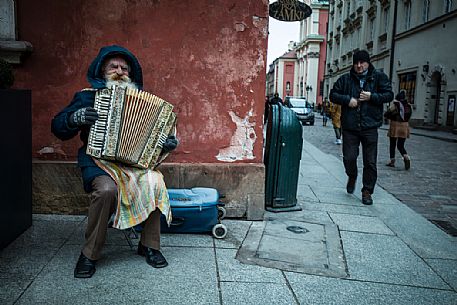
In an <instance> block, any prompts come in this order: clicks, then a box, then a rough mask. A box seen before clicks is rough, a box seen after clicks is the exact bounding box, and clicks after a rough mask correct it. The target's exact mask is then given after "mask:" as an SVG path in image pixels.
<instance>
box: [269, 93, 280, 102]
mask: <svg viewBox="0 0 457 305" xmlns="http://www.w3.org/2000/svg"><path fill="white" fill-rule="evenodd" d="M270 104H272V105H275V104H276V105H282V104H283V102H282V99H281V98H280V97H279V93H278V92H276V93H275V94H274V95H273V98H272V99H271V100H270Z"/></svg>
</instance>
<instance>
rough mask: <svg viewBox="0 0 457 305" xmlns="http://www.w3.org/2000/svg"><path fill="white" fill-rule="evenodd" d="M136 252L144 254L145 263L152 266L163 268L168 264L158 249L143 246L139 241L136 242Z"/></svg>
mask: <svg viewBox="0 0 457 305" xmlns="http://www.w3.org/2000/svg"><path fill="white" fill-rule="evenodd" d="M137 253H138V254H139V255H141V256H146V263H148V264H149V265H151V266H152V267H154V268H164V267H166V266H168V263H167V260H166V259H165V257H164V256H163V255H162V253H161V252H160V251H159V250H156V249H152V248H148V247H145V246H143V245H142V244H141V242H140V243H139V244H138V252H137Z"/></svg>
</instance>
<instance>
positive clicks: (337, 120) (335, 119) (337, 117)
mask: <svg viewBox="0 0 457 305" xmlns="http://www.w3.org/2000/svg"><path fill="white" fill-rule="evenodd" d="M330 104H331V107H332V108H331V111H330V114H331V116H332V125H333V130H334V131H335V136H336V140H335V144H336V145H341V144H342V143H343V142H342V141H341V105H338V104H333V103H330Z"/></svg>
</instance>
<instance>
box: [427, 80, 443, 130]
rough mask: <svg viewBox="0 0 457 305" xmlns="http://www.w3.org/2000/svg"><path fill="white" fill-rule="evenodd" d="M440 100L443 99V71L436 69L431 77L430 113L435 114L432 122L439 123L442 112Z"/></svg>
mask: <svg viewBox="0 0 457 305" xmlns="http://www.w3.org/2000/svg"><path fill="white" fill-rule="evenodd" d="M440 100H441V73H440V72H438V71H436V72H433V74H432V76H431V79H430V102H429V107H430V109H429V113H430V114H431V115H433V121H432V123H433V124H434V125H438V124H439V114H440Z"/></svg>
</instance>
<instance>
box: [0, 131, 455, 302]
mask: <svg viewBox="0 0 457 305" xmlns="http://www.w3.org/2000/svg"><path fill="white" fill-rule="evenodd" d="M316 130H317V128H316ZM345 180H346V177H345V174H344V172H343V166H342V164H341V160H340V159H339V158H337V157H335V156H333V155H331V154H326V153H324V152H322V151H321V150H319V149H318V148H316V147H315V146H314V145H312V144H311V143H310V142H308V141H307V140H306V139H305V141H304V145H303V153H302V158H301V161H300V176H299V181H298V195H297V197H298V206H300V207H301V208H302V211H295V212H287V213H277V214H273V213H270V212H268V213H266V215H265V219H264V221H258V222H252V221H243V220H238V219H224V220H223V223H224V224H225V225H226V226H227V228H228V233H227V237H226V238H225V239H223V240H215V239H213V238H212V236H210V235H209V234H163V235H162V242H161V245H162V251H163V253H164V255H165V257H166V258H167V260H168V262H169V266H168V267H166V268H163V269H154V268H151V267H150V266H148V265H147V264H146V262H145V261H144V258H143V257H140V256H138V255H136V253H135V249H131V248H130V247H129V246H128V244H127V242H126V240H125V237H124V235H123V234H122V232H120V231H119V230H115V229H109V230H108V239H107V243H106V246H105V248H104V251H103V258H102V259H101V260H99V261H98V262H97V272H96V273H95V275H94V276H93V277H92V278H91V279H75V278H74V277H73V268H74V266H75V262H76V260H77V258H78V255H79V251H80V249H81V244H82V241H83V238H84V237H83V235H84V227H85V225H86V222H87V219H86V217H84V216H64V215H34V216H33V225H32V227H31V228H30V229H29V230H27V231H26V232H25V233H24V234H22V235H21V236H20V237H19V238H18V239H16V240H15V241H14V242H13V243H12V244H10V245H9V246H8V247H7V248H5V249H2V250H0V304H2V305H3V304H25V305H29V304H56V305H60V304H71V305H78V304H220V305H226V304H247V305H250V304H252V305H254V304H266V305H269V304H275V305H276V304H285V305H289V304H324V305H326V304H336V305H339V304H356V305H358V304H363V305H383V304H386V305H387V304H389V305H391V304H395V305H396V304H399V305H429V304H433V305H455V304H457V241H456V238H455V237H452V236H450V235H448V234H446V233H445V232H444V231H442V230H441V229H439V228H437V227H436V226H435V225H433V224H432V223H430V222H429V221H428V220H426V219H425V218H424V217H422V216H421V215H419V214H418V213H416V212H415V211H413V210H412V209H410V208H409V207H408V206H406V205H404V204H402V203H401V202H400V201H399V200H397V199H396V198H395V197H394V196H392V195H391V194H390V193H389V192H387V191H385V190H384V189H383V188H381V187H379V189H378V190H377V191H376V193H375V194H374V200H375V203H374V205H372V206H364V205H362V204H361V198H360V194H358V193H355V194H353V195H349V194H347V193H346V191H345V187H344V185H345ZM358 187H360V181H359V182H358ZM310 224H311V225H310ZM290 225H293V226H295V227H297V226H302V227H303V228H304V229H307V230H303V232H302V233H300V234H303V235H300V236H299V237H297V236H295V235H293V232H290V231H285V230H286V229H287V227H288V226H290ZM327 227H328V228H330V227H331V228H330V229H331V230H329V231H328V232H327V233H325V230H326V228H327ZM255 230H260V231H262V232H260V233H261V234H259V235H258V236H261V238H259V239H258V240H260V242H259V241H257V246H256V245H255V241H252V239H250V238H249V236H250V235H251V234H252V233H255V232H254V231H255ZM296 232H300V231H296ZM329 233H330V234H332V235H331V236H328V234H329ZM297 234H298V233H297ZM307 234H309V236H307ZM313 236H314V237H313ZM329 237H331V238H332V241H331V242H329V241H330V239H329ZM306 245H309V247H307V246H306ZM246 247H250V249H252V251H251V252H250V254H253V255H256V254H259V256H258V257H259V258H261V259H263V260H265V261H269V263H268V264H267V265H268V267H265V266H264V265H261V264H258V263H254V264H252V263H249V264H246V263H243V262H242V261H243V260H239V259H237V257H238V256H239V255H241V254H243V251H242V250H243V249H245V248H246ZM297 261H298V264H297V265H296V267H295V268H294V266H293V264H294V263H296V262H297ZM284 262H286V263H287V266H286V267H287V268H284V266H285V265H284V264H283V263H284ZM326 262H330V264H331V263H332V262H333V263H334V267H335V268H338V269H335V268H334V269H333V271H332V270H331V266H330V265H329V266H330V268H327V267H326V266H325V265H326V264H327V263H326ZM316 263H317V264H316ZM318 265H320V266H318ZM318 268H321V269H320V270H319V269H318ZM326 269H330V272H328V271H327V272H325V270H326ZM322 270H324V272H322ZM338 270H342V271H343V272H336V271H338Z"/></svg>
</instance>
